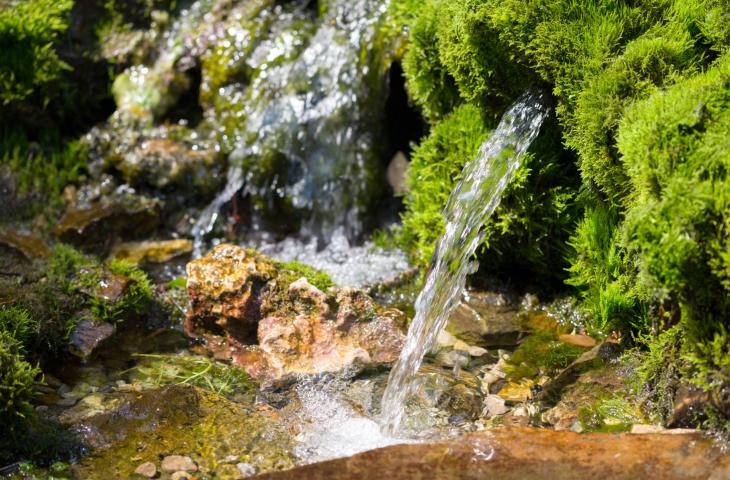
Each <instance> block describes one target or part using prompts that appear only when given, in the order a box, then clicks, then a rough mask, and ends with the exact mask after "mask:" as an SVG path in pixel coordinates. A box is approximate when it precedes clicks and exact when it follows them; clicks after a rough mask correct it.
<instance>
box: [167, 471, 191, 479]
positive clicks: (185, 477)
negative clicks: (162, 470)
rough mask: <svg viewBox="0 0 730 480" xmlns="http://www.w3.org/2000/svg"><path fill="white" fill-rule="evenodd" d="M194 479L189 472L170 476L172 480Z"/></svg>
mask: <svg viewBox="0 0 730 480" xmlns="http://www.w3.org/2000/svg"><path fill="white" fill-rule="evenodd" d="M192 479H193V477H191V476H190V474H189V473H188V472H183V471H182V470H181V471H179V472H175V473H173V474H172V475H170V480H192Z"/></svg>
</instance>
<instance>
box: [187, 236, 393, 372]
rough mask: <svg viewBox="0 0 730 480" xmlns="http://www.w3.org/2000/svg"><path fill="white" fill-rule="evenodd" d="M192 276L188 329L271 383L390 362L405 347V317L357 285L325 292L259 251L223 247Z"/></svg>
mask: <svg viewBox="0 0 730 480" xmlns="http://www.w3.org/2000/svg"><path fill="white" fill-rule="evenodd" d="M187 271H188V293H189V296H190V299H191V302H190V309H189V312H188V316H187V319H186V330H187V331H188V332H189V333H190V334H191V335H193V336H197V337H201V338H203V339H205V340H206V342H207V343H206V346H207V348H209V349H210V350H211V351H212V352H213V354H214V356H216V358H230V359H232V360H233V361H235V362H236V363H238V364H239V365H242V366H243V367H244V368H245V369H246V370H247V372H248V373H249V374H250V375H252V376H253V377H254V378H256V379H258V380H259V381H261V382H263V384H265V385H270V384H272V383H277V382H286V381H289V380H291V379H292V378H293V377H294V376H296V375H300V374H316V373H322V372H339V371H343V370H345V369H353V370H361V369H363V368H366V367H374V366H379V365H387V364H390V363H392V362H394V361H395V360H396V359H397V357H398V353H399V352H400V349H401V348H402V345H403V341H404V338H405V337H404V335H403V333H402V332H401V330H400V329H399V328H398V323H399V321H400V320H401V319H400V318H398V316H399V315H400V313H399V312H397V311H394V310H392V309H391V310H382V309H380V308H379V307H377V306H376V304H375V303H374V302H373V300H372V299H371V298H370V297H369V296H367V295H366V294H365V293H364V292H362V291H360V290H356V289H353V288H331V289H329V290H328V291H327V292H326V293H325V292H323V291H322V290H320V289H319V288H317V287H315V286H314V285H312V284H311V283H309V281H308V280H307V279H306V278H304V277H301V274H300V273H298V272H292V271H289V270H287V269H286V268H285V267H283V266H277V265H276V264H274V262H272V261H271V260H270V259H268V258H266V257H264V256H262V255H260V254H258V253H257V252H254V251H251V250H245V249H243V248H240V247H236V246H233V245H220V246H218V247H216V248H215V249H213V251H211V252H210V253H209V254H208V255H206V256H205V257H203V258H201V259H198V260H195V261H193V262H191V263H189V264H188V268H187Z"/></svg>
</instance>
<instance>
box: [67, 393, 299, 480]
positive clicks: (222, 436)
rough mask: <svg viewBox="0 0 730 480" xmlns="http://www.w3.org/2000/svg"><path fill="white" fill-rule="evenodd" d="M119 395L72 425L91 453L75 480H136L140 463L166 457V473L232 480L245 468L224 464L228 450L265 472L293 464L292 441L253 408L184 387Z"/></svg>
mask: <svg viewBox="0 0 730 480" xmlns="http://www.w3.org/2000/svg"><path fill="white" fill-rule="evenodd" d="M114 395H116V396H117V397H120V399H119V400H118V401H119V402H120V403H119V404H118V406H117V407H116V408H114V409H113V410H111V411H108V412H105V413H101V414H98V415H93V416H91V417H86V418H83V419H81V420H80V421H78V422H76V423H74V424H73V426H72V429H73V430H74V431H75V432H77V433H78V436H79V437H80V439H81V440H82V441H83V442H84V443H85V445H87V447H89V448H91V453H92V454H91V455H89V456H86V457H83V458H82V459H80V461H79V463H78V464H77V465H75V466H74V467H73V470H74V475H75V478H85V479H109V478H132V477H133V472H134V470H135V468H137V466H138V465H139V464H140V463H143V462H145V463H146V462H152V463H155V462H159V461H160V459H166V460H167V463H165V461H164V460H163V464H162V466H161V469H162V470H163V471H166V472H170V473H172V471H173V470H171V469H173V468H176V469H177V468H179V470H174V471H180V470H186V471H197V472H198V474H196V476H198V475H199V476H200V477H202V478H223V479H230V480H233V479H236V478H238V477H239V476H240V472H238V471H237V469H236V468H235V466H233V465H226V464H225V462H224V459H225V458H226V457H228V456H231V455H235V456H237V457H238V458H239V459H240V460H241V461H243V462H246V463H250V464H251V465H254V466H255V467H256V468H258V469H260V470H261V471H270V470H272V469H283V468H290V467H292V466H293V455H292V453H291V439H290V438H288V437H287V435H286V434H285V433H284V432H283V431H280V430H279V429H278V426H277V425H278V424H277V421H276V420H275V419H274V418H273V417H271V416H269V415H266V414H265V413H261V412H257V411H255V410H254V409H252V408H250V407H249V406H246V405H242V404H238V403H234V402H230V401H228V400H226V399H225V398H223V397H221V396H219V395H217V394H215V393H213V392H209V391H205V390H200V389H198V388H195V387H191V386H186V385H175V386H168V387H163V388H160V389H156V390H148V391H143V392H140V393H137V392H128V393H116V394H114ZM166 457H167V458H166ZM173 460H174V461H173ZM229 467H230V468H229Z"/></svg>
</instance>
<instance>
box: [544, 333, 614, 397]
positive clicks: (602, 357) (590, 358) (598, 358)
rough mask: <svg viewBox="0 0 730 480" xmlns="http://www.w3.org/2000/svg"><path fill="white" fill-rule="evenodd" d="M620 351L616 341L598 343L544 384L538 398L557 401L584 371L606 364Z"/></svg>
mask: <svg viewBox="0 0 730 480" xmlns="http://www.w3.org/2000/svg"><path fill="white" fill-rule="evenodd" d="M619 351H620V347H619V346H618V345H616V344H615V343H610V342H605V343H601V344H599V345H596V346H595V347H593V348H592V349H591V350H589V351H587V352H585V353H583V354H582V355H581V356H580V357H578V358H577V359H576V360H575V361H574V362H573V363H571V364H570V365H569V366H568V367H566V368H565V369H563V370H562V371H560V372H559V373H558V374H557V375H555V376H554V377H553V378H552V379H550V381H549V382H547V383H546V384H545V385H543V388H542V390H541V392H540V393H539V395H538V398H539V399H540V400H545V401H548V402H550V401H555V399H556V398H557V397H559V396H560V393H561V391H562V390H563V389H564V388H565V387H566V386H567V385H569V384H571V383H573V382H574V381H575V380H576V379H577V378H578V377H579V376H580V375H581V374H582V373H584V372H586V371H588V370H591V369H594V368H598V367H600V366H602V365H604V363H605V362H606V360H608V359H611V358H615V357H616V355H617V354H618V353H619Z"/></svg>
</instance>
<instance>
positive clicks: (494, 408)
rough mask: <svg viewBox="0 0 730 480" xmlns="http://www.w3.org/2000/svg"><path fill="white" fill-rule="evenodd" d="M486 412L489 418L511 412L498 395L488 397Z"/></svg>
mask: <svg viewBox="0 0 730 480" xmlns="http://www.w3.org/2000/svg"><path fill="white" fill-rule="evenodd" d="M484 412H485V414H486V415H487V418H492V417H496V416H497V415H504V414H505V413H507V412H509V407H507V406H506V405H505V404H504V398H502V397H500V396H498V395H487V396H486V397H485V398H484Z"/></svg>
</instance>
